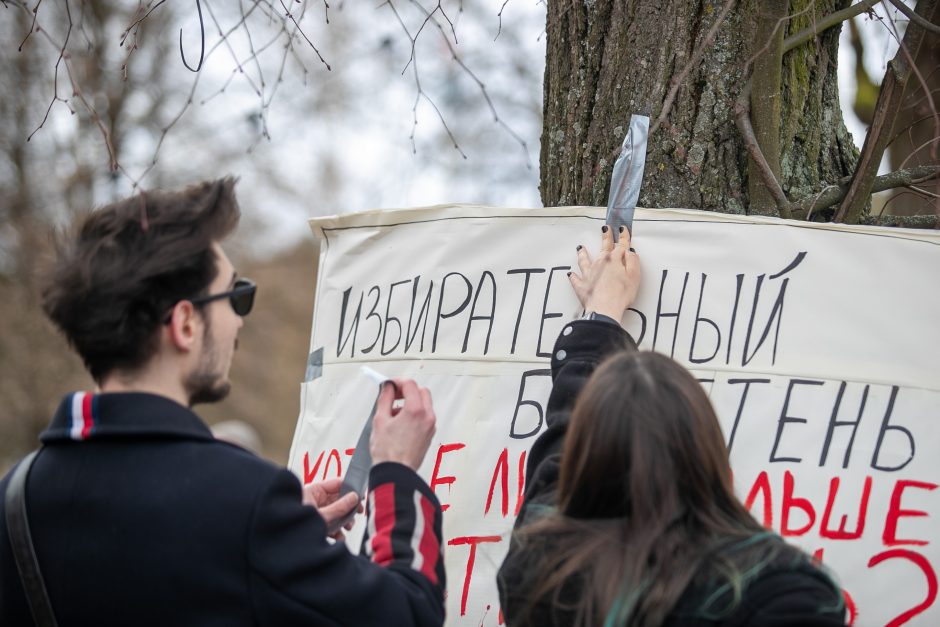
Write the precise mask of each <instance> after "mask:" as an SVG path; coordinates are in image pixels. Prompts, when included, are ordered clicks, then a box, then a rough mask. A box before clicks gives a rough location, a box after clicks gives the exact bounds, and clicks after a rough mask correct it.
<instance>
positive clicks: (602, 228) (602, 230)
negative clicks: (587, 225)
mask: <svg viewBox="0 0 940 627" xmlns="http://www.w3.org/2000/svg"><path fill="white" fill-rule="evenodd" d="M606 232H607V225H606V224H605V225H604V226H602V227H601V233H606Z"/></svg>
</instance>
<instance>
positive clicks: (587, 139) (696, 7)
mask: <svg viewBox="0 0 940 627" xmlns="http://www.w3.org/2000/svg"><path fill="white" fill-rule="evenodd" d="M849 4H850V2H848V0H819V1H817V2H813V0H790V2H789V14H790V16H791V17H790V19H788V20H785V21H783V23H781V25H780V28H783V29H785V30H784V32H783V37H787V36H788V35H791V34H795V33H797V32H799V31H801V30H803V29H804V28H806V27H808V26H811V25H812V24H813V23H814V21H815V20H818V19H821V18H822V17H823V16H825V15H827V14H829V13H832V12H833V11H836V10H840V9H843V8H845V7H847V6H848V5H849ZM724 5H725V3H724V2H720V1H718V0H686V1H676V0H673V1H670V2H665V3H663V2H659V1H654V0H594V1H591V2H588V1H585V2H579V1H568V2H549V3H548V22H547V28H546V31H547V37H548V41H547V48H548V51H547V62H546V70H545V87H544V90H545V94H544V95H545V101H544V130H543V134H542V152H541V194H542V202H543V203H544V204H545V205H546V206H551V205H577V204H588V205H605V204H606V202H607V195H608V188H609V184H610V173H611V168H612V164H613V161H614V159H615V158H616V156H617V151H618V147H619V144H620V142H621V141H622V139H623V135H624V132H625V131H626V128H627V125H628V120H629V117H630V114H631V113H645V114H647V115H650V116H651V119H652V120H653V121H655V119H656V118H657V117H658V116H659V115H660V113H661V111H662V109H663V103H664V101H665V100H666V99H667V95H668V93H669V91H670V88H671V87H672V85H673V83H674V77H677V76H678V75H679V74H680V73H681V72H682V71H683V70H684V69H685V68H686V66H689V65H691V67H690V71H689V72H688V74H687V75H686V76H685V78H684V79H683V80H682V81H681V83H680V87H679V91H678V94H677V97H676V98H675V100H674V101H673V103H672V105H671V107H670V110H669V111H668V115H667V117H666V119H665V121H664V123H663V124H662V125H661V126H660V128H658V129H657V130H656V131H655V132H654V133H651V135H650V138H649V150H648V152H647V160H646V174H645V176H644V181H643V189H642V192H641V195H640V206H645V207H691V208H699V209H706V210H711V211H721V212H726V213H746V212H748V209H749V204H750V201H749V193H748V158H747V153H746V151H745V149H744V146H743V143H742V140H741V136H740V134H739V132H738V130H737V129H736V127H735V122H734V115H733V108H734V103H735V99H736V98H737V97H738V95H739V94H740V93H741V90H742V89H744V87H745V85H746V83H747V80H748V79H749V78H750V76H745V75H744V74H743V70H744V68H745V65H746V63H747V62H748V61H752V63H751V67H753V65H754V64H753V61H754V57H755V55H756V54H757V53H758V52H760V51H761V50H767V52H766V53H767V54H772V53H773V50H772V48H773V46H768V45H767V44H768V41H767V40H766V39H765V40H763V41H760V40H759V38H758V36H757V33H758V30H759V24H760V20H761V18H762V16H763V15H764V13H766V12H767V11H768V9H767V7H766V4H765V3H762V2H758V1H757V0H743V1H739V2H735V3H733V6H732V7H731V9H730V11H729V12H728V14H727V17H726V18H725V20H724V22H723V23H722V24H721V25H720V27H719V28H718V30H717V31H716V36H715V38H714V42H713V43H712V44H711V45H710V46H708V47H707V49H706V50H705V52H704V56H703V57H702V58H701V61H700V62H697V63H694V64H690V60H691V59H692V58H693V55H694V54H695V53H696V51H698V50H700V49H702V48H703V45H704V43H703V42H705V40H706V38H707V36H708V31H709V29H710V28H711V27H712V26H713V24H715V22H716V20H718V19H719V16H720V14H721V13H722V9H723V7H724ZM839 32H840V28H839V27H836V28H832V29H829V30H827V31H826V32H825V33H823V34H822V35H820V36H819V37H818V38H816V39H811V40H810V41H808V42H806V43H804V44H802V45H800V46H798V47H796V48H795V49H793V50H791V51H789V52H787V53H785V54H784V56H783V61H782V68H781V74H780V94H779V99H778V102H779V109H780V115H779V123H778V124H779V135H778V137H777V145H778V146H779V154H777V155H774V157H775V159H771V160H769V161H776V163H777V164H779V165H778V166H777V167H779V179H780V183H781V185H782V187H783V190H784V191H785V192H786V193H787V196H788V197H789V198H790V199H791V200H797V199H800V198H803V197H807V196H811V195H812V194H815V193H817V192H818V191H819V190H820V189H821V188H822V187H824V186H825V184H826V182H828V181H837V180H839V179H841V178H843V177H845V176H846V175H848V174H850V173H851V172H852V170H853V167H854V165H855V162H856V160H857V156H858V149H857V148H856V146H855V145H854V143H853V142H852V138H851V136H850V135H849V134H848V132H847V131H846V129H845V126H844V124H843V121H842V114H841V110H840V105H839V94H838V85H837V75H836V59H837V50H838V40H839ZM774 39H775V40H776V41H779V38H774ZM768 49H769V50H768ZM778 50H779V49H778ZM748 74H750V72H748ZM757 96H758V97H757V98H754V97H752V100H751V102H752V111H751V117H752V119H753V118H760V117H761V116H762V115H763V114H765V113H766V110H765V109H763V108H762V106H761V105H759V104H758V103H759V102H760V99H761V98H767V97H768V96H770V97H774V96H773V95H772V94H766V93H762V94H757ZM755 128H756V126H755Z"/></svg>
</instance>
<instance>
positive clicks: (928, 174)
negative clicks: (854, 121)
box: [790, 165, 940, 220]
mask: <svg viewBox="0 0 940 627" xmlns="http://www.w3.org/2000/svg"><path fill="white" fill-rule="evenodd" d="M852 178H853V177H851V176H847V177H845V178H843V179H842V180H840V181H839V182H838V183H836V184H834V185H829V186H827V187H824V188H823V189H822V190H821V191H820V192H819V193H818V194H816V195H814V196H810V197H808V198H803V199H800V200H797V201H795V202H793V203H792V204H791V205H790V209H791V212H792V215H793V218H795V219H797V220H805V219H809V218H810V217H811V216H812V215H813V213H814V212H816V211H819V210H820V209H825V208H826V207H831V206H832V205H834V204H836V203H838V202H840V201H841V200H842V199H843V198H845V195H846V193H847V192H848V191H849V185H850V184H851V183H852ZM938 178H940V165H921V166H917V167H914V168H909V169H906V170H896V171H894V172H890V173H888V174H883V175H881V176H879V177H876V178H875V179H874V181H872V186H871V192H872V193H877V192H883V191H885V190H888V189H896V188H898V187H909V186H911V185H916V184H918V183H924V182H926V181H930V180H933V179H938Z"/></svg>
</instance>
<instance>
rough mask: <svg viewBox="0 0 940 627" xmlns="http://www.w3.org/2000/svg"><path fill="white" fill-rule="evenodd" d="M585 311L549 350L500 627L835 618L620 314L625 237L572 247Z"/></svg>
mask: <svg viewBox="0 0 940 627" xmlns="http://www.w3.org/2000/svg"><path fill="white" fill-rule="evenodd" d="M578 265H579V269H580V275H578V274H574V273H570V274H569V276H570V278H571V282H572V285H573V287H574V289H575V292H576V294H577V296H578V298H579V300H580V301H581V304H582V305H583V306H584V308H585V315H584V318H585V319H582V320H579V321H574V322H572V323H570V324H568V325H567V326H565V327H564V328H563V330H562V332H561V335H560V336H559V337H558V340H557V341H556V343H555V348H554V350H553V352H552V381H553V384H552V392H551V396H550V398H549V403H548V410H547V418H546V420H547V422H548V428H547V430H546V431H545V432H543V433H542V434H541V435H540V436H539V438H538V440H537V441H536V442H535V444H534V445H533V447H532V450H531V452H530V454H529V460H528V467H527V469H526V478H527V479H526V491H525V501H524V504H523V507H522V509H521V511H520V514H519V517H518V518H517V520H516V526H515V530H514V532H513V535H512V540H511V543H510V549H509V553H508V555H507V556H506V559H505V561H504V562H503V565H502V567H501V568H500V570H499V573H498V576H497V585H498V587H499V595H500V602H501V604H502V609H503V612H504V615H505V618H506V624H507V625H511V626H514V625H533V626H538V627H550V626H553V625H558V626H560V625H566V626H568V625H579V626H586V625H592V626H593V625H603V626H604V627H607V626H614V625H617V626H622V625H629V626H640V625H643V626H659V625H669V626H678V625H699V626H717V625H728V626H730V625H742V626H743V625H762V626H774V625H778V626H782V625H803V626H817V627H836V626H840V625H844V624H845V622H844V614H845V607H844V603H843V601H842V596H841V594H840V592H839V589H838V588H837V587H836V586H835V585H834V584H833V583H832V581H831V580H830V579H829V578H828V577H827V576H826V575H824V574H823V573H822V572H821V571H820V570H819V569H818V568H817V567H816V566H815V565H814V564H813V563H812V562H811V560H810V558H809V557H808V556H807V555H805V554H804V553H802V552H801V551H800V550H798V549H797V548H795V547H792V546H790V545H788V544H786V543H785V542H784V541H783V540H782V539H781V538H780V537H779V536H778V535H776V534H774V533H773V532H771V531H769V530H767V529H765V528H763V527H762V526H761V525H760V524H759V523H758V522H757V521H756V520H754V518H753V517H751V515H750V514H749V513H748V511H747V510H746V509H745V508H744V506H743V505H742V504H741V502H740V501H738V499H737V498H736V497H735V495H734V492H733V485H732V476H731V467H730V465H729V463H728V450H727V448H726V446H725V441H724V437H723V436H722V433H721V428H720V426H719V424H718V419H717V417H716V416H715V412H714V409H713V408H712V406H711V403H710V402H709V400H708V396H707V395H706V394H705V391H704V390H703V389H702V386H701V385H700V384H699V383H698V381H696V379H695V378H694V377H693V376H692V374H691V373H689V372H688V371H687V370H686V369H685V368H683V367H682V366H681V365H679V364H678V363H676V362H675V361H673V360H672V359H670V358H668V357H666V356H664V355H661V354H659V353H654V352H646V351H644V352H639V351H638V350H637V347H636V343H635V342H634V341H633V339H632V338H631V337H630V336H629V335H628V334H627V333H626V332H625V331H624V330H623V329H622V328H621V326H620V323H619V321H620V320H621V318H622V317H623V315H624V313H625V312H626V310H627V308H628V307H630V306H631V304H632V303H633V301H634V299H635V298H636V294H637V290H638V288H639V282H640V264H639V258H638V256H637V254H636V252H635V251H634V249H632V248H630V233H629V232H628V231H626V230H622V231H621V236H620V241H619V243H618V244H616V245H615V244H614V242H613V238H612V233H611V231H610V230H609V229H608V228H607V227H606V226H605V227H604V228H603V236H602V244H601V253H600V255H599V256H598V257H597V258H596V259H593V260H592V259H591V258H590V256H589V255H588V253H587V250H586V249H585V248H583V247H581V246H578Z"/></svg>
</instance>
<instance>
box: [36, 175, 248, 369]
mask: <svg viewBox="0 0 940 627" xmlns="http://www.w3.org/2000/svg"><path fill="white" fill-rule="evenodd" d="M234 188H235V179H233V178H231V177H228V178H223V179H220V180H217V181H207V182H203V183H199V184H197V185H193V186H191V187H188V188H186V189H184V190H182V191H176V192H159V191H152V192H147V193H146V194H141V195H137V196H132V197H130V198H126V199H124V200H121V201H118V202H115V203H113V204H110V205H107V206H105V207H102V208H100V209H97V210H95V211H92V212H91V213H89V214H88V215H87V216H85V217H84V218H82V219H80V220H77V222H76V224H75V227H74V228H75V230H74V232H73V233H71V235H67V236H65V237H62V238H59V241H58V242H57V258H56V261H55V263H54V265H53V267H52V270H51V272H50V273H49V276H48V278H47V282H46V284H45V286H44V289H43V294H42V305H43V310H44V311H45V312H46V315H47V316H49V318H50V319H51V320H52V322H53V323H54V324H55V325H56V326H57V327H58V328H59V329H60V330H61V331H62V332H63V333H64V334H65V337H66V338H67V339H68V341H69V344H71V346H72V347H73V348H74V349H75V350H76V351H77V352H78V354H79V355H80V356H81V358H82V359H83V360H84V362H85V367H86V368H88V370H89V372H90V373H91V376H92V377H93V378H94V379H95V381H97V382H99V383H100V382H101V380H102V379H103V378H104V377H105V376H106V375H108V374H109V373H111V372H112V371H114V370H115V369H129V370H132V369H135V368H138V367H140V366H142V365H144V364H145V363H146V362H147V361H148V360H149V359H150V358H151V357H152V356H153V354H154V352H155V351H156V349H157V338H158V334H157V330H158V329H159V327H160V325H161V324H162V322H163V320H164V318H165V316H166V315H167V313H168V312H169V311H170V309H171V308H172V307H173V305H175V304H176V303H177V302H179V301H180V300H184V299H186V298H193V297H196V296H200V295H203V294H205V293H206V291H207V290H208V287H209V284H210V283H212V281H213V280H214V279H215V277H216V274H217V272H218V269H217V267H216V260H215V254H214V253H213V251H212V244H213V242H219V241H221V240H222V239H224V238H225V237H226V236H227V235H229V234H230V233H231V232H232V231H233V230H234V229H235V227H236V226H237V225H238V220H239V217H240V212H239V209H238V203H237V201H236V199H235V189H234Z"/></svg>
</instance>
